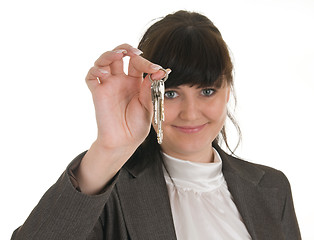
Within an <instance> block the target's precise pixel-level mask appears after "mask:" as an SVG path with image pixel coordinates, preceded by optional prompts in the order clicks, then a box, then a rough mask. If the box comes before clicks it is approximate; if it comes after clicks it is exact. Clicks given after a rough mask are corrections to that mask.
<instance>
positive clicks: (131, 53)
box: [114, 43, 143, 57]
mask: <svg viewBox="0 0 314 240" xmlns="http://www.w3.org/2000/svg"><path fill="white" fill-rule="evenodd" d="M118 49H125V50H126V51H127V54H126V55H127V56H130V57H131V56H139V55H141V54H142V53H143V52H142V51H141V50H139V49H137V48H134V47H132V46H131V45H130V44H127V43H124V44H121V45H119V46H117V47H115V48H114V50H118Z"/></svg>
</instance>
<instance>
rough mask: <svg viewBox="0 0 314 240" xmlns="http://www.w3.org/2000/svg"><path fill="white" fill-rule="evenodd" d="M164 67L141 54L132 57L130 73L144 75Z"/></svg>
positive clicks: (130, 74) (131, 74) (137, 75)
mask: <svg viewBox="0 0 314 240" xmlns="http://www.w3.org/2000/svg"><path fill="white" fill-rule="evenodd" d="M161 68H162V67H161V66H159V65H157V64H154V63H152V62H150V61H148V60H147V59H145V58H143V57H141V56H133V57H130V61H129V70H128V75H129V76H131V77H142V76H143V73H155V72H158V70H159V69H161Z"/></svg>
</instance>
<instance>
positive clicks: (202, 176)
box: [163, 149, 251, 240]
mask: <svg viewBox="0 0 314 240" xmlns="http://www.w3.org/2000/svg"><path fill="white" fill-rule="evenodd" d="M214 152H215V158H214V162H213V163H196V162H190V161H186V160H180V159H177V158H173V157H171V156H169V155H167V154H165V153H163V158H164V163H165V166H166V168H167V170H168V172H169V174H170V176H171V178H170V177H169V174H168V173H167V171H166V169H165V168H164V169H163V170H164V176H165V179H166V183H167V188H168V193H169V198H170V203H171V211H172V215H173V220H174V225H175V230H176V234H177V238H178V240H185V239H189V240H191V239H192V240H194V239H197V240H201V239H206V240H208V239H214V240H220V239H221V240H228V239H239V240H240V239H241V240H245V239H251V236H250V235H249V233H248V231H247V229H246V227H245V225H244V223H243V221H242V218H241V216H240V213H239V211H238V209H237V207H236V205H235V204H234V202H233V198H232V196H231V194H230V192H229V190H228V187H227V183H226V181H225V179H224V176H223V174H222V161H221V158H220V156H219V154H218V152H217V151H216V150H215V149H214ZM171 179H172V180H173V182H172V181H171ZM173 183H174V184H175V185H174V184H173Z"/></svg>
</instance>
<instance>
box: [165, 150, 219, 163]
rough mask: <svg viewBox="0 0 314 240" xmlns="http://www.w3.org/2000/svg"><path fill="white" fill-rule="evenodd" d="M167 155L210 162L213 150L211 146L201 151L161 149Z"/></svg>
mask: <svg viewBox="0 0 314 240" xmlns="http://www.w3.org/2000/svg"><path fill="white" fill-rule="evenodd" d="M162 151H163V152H164V153H166V154H167V155H169V156H171V157H174V158H178V159H181V160H186V161H191V162H198V163H212V162H214V150H213V148H212V147H209V148H208V149H206V150H204V151H202V152H175V151H171V150H168V149H167V150H166V149H162Z"/></svg>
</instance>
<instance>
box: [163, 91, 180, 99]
mask: <svg viewBox="0 0 314 240" xmlns="http://www.w3.org/2000/svg"><path fill="white" fill-rule="evenodd" d="M177 96H178V94H177V93H176V92H175V91H166V92H165V97H166V98H170V99H171V98H176V97H177Z"/></svg>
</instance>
